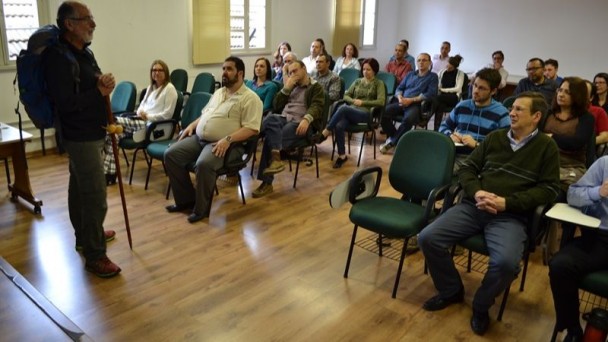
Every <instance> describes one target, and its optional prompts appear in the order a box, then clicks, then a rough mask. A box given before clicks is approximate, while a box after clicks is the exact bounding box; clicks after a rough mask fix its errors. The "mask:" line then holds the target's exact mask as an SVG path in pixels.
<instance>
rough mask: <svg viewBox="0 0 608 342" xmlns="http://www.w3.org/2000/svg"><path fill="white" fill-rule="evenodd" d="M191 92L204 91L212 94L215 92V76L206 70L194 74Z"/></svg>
mask: <svg viewBox="0 0 608 342" xmlns="http://www.w3.org/2000/svg"><path fill="white" fill-rule="evenodd" d="M190 92H191V93H192V94H194V93H197V92H206V93H210V94H213V93H214V92H215V77H213V75H212V74H210V73H208V72H201V73H200V74H198V75H196V78H195V79H194V84H193V85H192V91H190Z"/></svg>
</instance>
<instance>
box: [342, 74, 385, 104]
mask: <svg viewBox="0 0 608 342" xmlns="http://www.w3.org/2000/svg"><path fill="white" fill-rule="evenodd" d="M354 100H362V101H363V106H361V107H359V108H360V109H362V110H364V111H366V112H369V111H370V109H371V108H373V107H384V103H385V102H386V91H385V89H384V83H383V82H382V81H381V80H379V79H377V78H374V79H373V80H372V81H371V82H364V79H363V78H358V79H356V80H355V82H353V84H352V85H351V86H350V88H348V90H347V91H346V93H344V101H346V103H348V104H349V105H352V104H353V101H354Z"/></svg>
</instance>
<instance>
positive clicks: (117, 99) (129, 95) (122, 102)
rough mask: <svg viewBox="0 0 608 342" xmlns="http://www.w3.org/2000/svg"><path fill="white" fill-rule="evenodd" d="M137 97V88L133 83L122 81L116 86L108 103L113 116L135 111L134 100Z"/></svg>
mask: <svg viewBox="0 0 608 342" xmlns="http://www.w3.org/2000/svg"><path fill="white" fill-rule="evenodd" d="M136 97H137V87H135V84H134V83H133V82H129V81H122V82H119V83H118V84H117V85H116V88H114V91H113V92H112V97H111V99H110V103H111V105H112V113H114V115H117V114H121V113H124V112H132V111H133V110H134V109H135V98H136Z"/></svg>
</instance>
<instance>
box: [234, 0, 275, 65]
mask: <svg viewBox="0 0 608 342" xmlns="http://www.w3.org/2000/svg"><path fill="white" fill-rule="evenodd" d="M229 2H230V4H229V5H230V13H232V1H230V0H229ZM249 2H250V0H243V3H244V7H245V8H244V19H243V20H244V28H243V31H244V32H249V21H250V20H249V14H250V13H249ZM264 2H265V4H264V12H265V22H266V23H265V25H264V26H265V37H264V39H265V46H264V47H261V48H250V47H249V35H248V34H246V35H245V42H244V47H243V48H242V49H233V48H232V42H231V41H229V44H230V54H232V55H234V56H249V55H260V54H268V53H270V51H271V47H270V33H271V28H270V25H271V20H270V12H271V11H270V5H271V4H270V0H264ZM232 18H233V17H232V15H230V21H232ZM229 26H230V25H229ZM229 29H230V36H232V32H233V31H232V27H229ZM239 32H240V31H239Z"/></svg>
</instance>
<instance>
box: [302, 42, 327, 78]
mask: <svg viewBox="0 0 608 342" xmlns="http://www.w3.org/2000/svg"><path fill="white" fill-rule="evenodd" d="M321 52H323V48H322V45H321V42H320V41H319V39H315V40H313V41H312V43H310V56H306V57H304V58H302V62H303V63H304V65H305V66H306V70H308V74H309V75H311V76H312V75H313V74H314V73H315V72H316V70H317V68H316V61H317V56H319V54H321Z"/></svg>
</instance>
